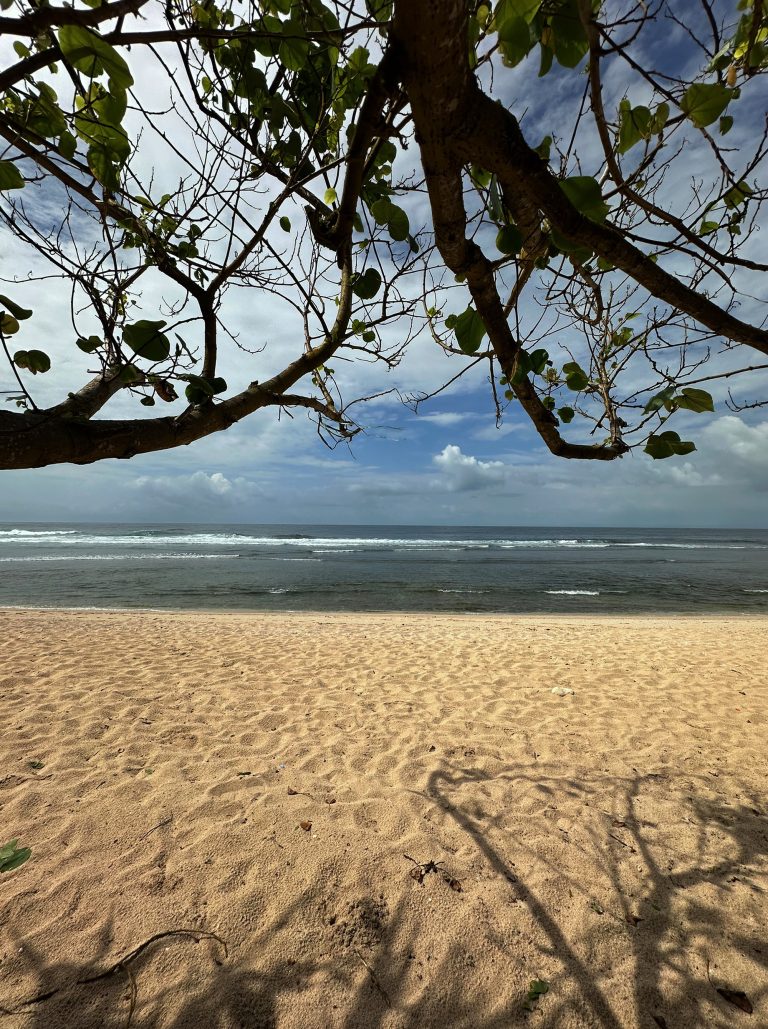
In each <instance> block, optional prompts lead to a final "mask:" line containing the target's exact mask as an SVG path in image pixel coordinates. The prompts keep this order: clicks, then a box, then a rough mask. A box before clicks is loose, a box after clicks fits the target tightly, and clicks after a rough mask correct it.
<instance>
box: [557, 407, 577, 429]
mask: <svg viewBox="0 0 768 1029" xmlns="http://www.w3.org/2000/svg"><path fill="white" fill-rule="evenodd" d="M575 415H576V412H575V411H574V409H573V408H572V407H558V409H557V417H558V418H559V419H560V421H561V422H563V423H564V424H565V425H567V424H568V422H572V421H573V419H574V416H575Z"/></svg>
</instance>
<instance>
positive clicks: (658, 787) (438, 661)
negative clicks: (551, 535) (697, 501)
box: [0, 610, 768, 1029]
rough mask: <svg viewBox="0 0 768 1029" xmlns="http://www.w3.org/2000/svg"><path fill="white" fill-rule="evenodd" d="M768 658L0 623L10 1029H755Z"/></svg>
mask: <svg viewBox="0 0 768 1029" xmlns="http://www.w3.org/2000/svg"><path fill="white" fill-rule="evenodd" d="M766 628H768V622H766V621H765V620H760V619H752V618H732V619H725V618H723V619H719V618H708V619H699V620H696V619H693V618H676V619H674V620H663V619H646V618H637V619H627V618H624V619H619V618H611V619H592V618H583V619H574V618H543V617H530V618H528V617H526V618H522V617H521V618H507V617H474V616H467V617H443V616H429V617H426V616H413V615H403V616H400V615H386V616H384V615H382V616H379V615H371V616H347V615H332V616H329V615H319V614H313V615H298V614H291V615H267V616H263V615H234V614H229V615H211V614H170V613H169V614H161V613H152V612H143V613H138V612H134V613H120V612H104V613H93V612H61V611H59V612H44V611H19V610H17V611H4V612H0V639H2V644H0V717H1V718H2V745H1V748H0V762H1V763H0V787H1V789H0V805H1V806H2V810H1V816H2V817H1V821H0V824H1V825H2V829H1V830H0V832H2V834H3V836H4V837H5V838H4V839H0V844H2V843H4V842H5V840H6V839H8V838H11V837H18V838H19V840H20V843H21V844H28V845H30V846H31V847H32V851H33V852H32V857H31V858H30V860H29V861H28V862H27V863H26V864H24V865H23V866H21V867H20V868H19V869H17V870H15V871H12V872H8V873H6V874H5V875H2V876H0V1016H2V1017H0V1023H1V1024H2V1026H3V1027H5V1026H6V1025H7V1026H8V1027H10V1029H64V1027H67V1029H117V1027H121V1029H123V1027H125V1026H126V1025H128V1024H129V1023H130V1025H131V1026H132V1027H147V1029H171V1027H172V1029H197V1027H201V1029H202V1027H205V1029H208V1027H211V1029H236V1027H238V1029H240V1027H242V1029H268V1027H277V1029H315V1027H318V1029H326V1027H329V1029H356V1027H360V1029H367V1027H381V1029H421V1027H434V1029H438V1027H440V1029H442V1027H453V1026H456V1027H466V1029H507V1027H512V1026H518V1025H520V1026H532V1027H552V1029H577V1027H578V1029H582V1027H617V1029H618V1027H621V1029H634V1027H638V1029H640V1027H642V1029H655V1027H657V1026H658V1027H661V1029H663V1027H664V1026H667V1027H668V1029H701V1027H707V1029H718V1027H723V1029H725V1027H732V1026H740V1025H742V1024H743V1025H744V1026H754V1027H755V1029H761V1027H764V1026H768V932H767V931H766V925H767V924H768V799H767V798H766V786H767V780H766V770H767V766H768V732H767V730H766V723H767V721H768V668H767V666H768V660H767V659H768V642H767V641H766ZM553 687H563V688H565V689H570V690H573V693H572V694H567V695H565V696H558V695H556V694H553V693H552V689H553ZM32 762H35V763H41V764H42V767H33V765H32ZM178 930H186V931H185V932H177V931H178ZM171 933H174V935H159V934H171ZM207 934H215V935H207ZM155 936H158V938H157V939H154V940H153V937H155ZM147 941H150V942H147ZM144 944H146V946H143V945H144ZM536 980H539V981H541V982H542V983H547V984H548V992H546V993H543V994H542V995H540V996H538V998H535V999H533V998H531V999H529V996H528V995H529V990H530V985H531V983H532V982H533V981H536ZM543 988H544V987H540V989H543ZM718 989H720V990H724V991H728V990H731V991H733V994H734V995H736V996H734V995H731V1001H733V1000H734V999H735V1000H736V1002H737V1003H741V1004H742V1005H745V1004H748V1003H751V1005H752V1007H753V1009H754V1010H753V1014H752V1015H751V1017H750V1015H749V1014H747V1013H746V1012H745V1011H742V1010H740V1009H739V1008H738V1007H736V1006H734V1004H733V1003H731V1002H729V1000H728V999H726V997H724V996H723V995H722V994H720V993H718ZM534 992H535V991H534ZM740 993H743V994H745V995H746V999H742V998H741V997H739V996H738V995H739V994H740Z"/></svg>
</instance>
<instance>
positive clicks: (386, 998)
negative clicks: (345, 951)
mask: <svg viewBox="0 0 768 1029" xmlns="http://www.w3.org/2000/svg"><path fill="white" fill-rule="evenodd" d="M354 951H355V954H357V956H358V957H359V958H360V960H361V961H362V963H363V964H364V965H365V967H366V968H367V969H368V974H369V975H370V977H371V982H372V983H373V985H374V986H375V987H376V989H377V990H378V991H379V993H380V994H381V995H382V997H383V998H384V1001H385V1003H386V1005H387V1007H388V1008H391V1007H392V1001H391V1000H390V999H389V994H388V993H387V991H386V990H385V989H384V987H383V986H382V985H381V983H380V982H379V978H378V976H377V975H376V973H375V972H374V970H373V969H372V968H371V966H370V965H369V964H368V962H367V961H366V960H365V958H364V957H363V955H362V954H361V953H360V951H359V950H358V949H357V947H355V948H354Z"/></svg>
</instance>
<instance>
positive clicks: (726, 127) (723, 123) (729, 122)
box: [720, 114, 733, 136]
mask: <svg viewBox="0 0 768 1029" xmlns="http://www.w3.org/2000/svg"><path fill="white" fill-rule="evenodd" d="M732 128H733V118H732V117H731V116H730V114H725V115H723V117H722V118H721V119H720V135H721V136H725V135H726V133H728V132H730V131H731V129H732Z"/></svg>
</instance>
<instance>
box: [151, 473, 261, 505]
mask: <svg viewBox="0 0 768 1029" xmlns="http://www.w3.org/2000/svg"><path fill="white" fill-rule="evenodd" d="M248 485H249V484H248V483H246V480H245V479H237V480H235V481H234V482H231V481H230V480H229V479H228V478H227V477H226V475H223V474H222V473H221V472H213V474H212V475H209V474H208V473H207V472H203V471H197V472H194V473H193V474H192V475H173V476H165V475H141V476H139V478H138V479H136V480H135V481H134V483H133V486H134V489H136V490H138V491H139V492H141V493H143V494H144V495H145V496H149V497H151V498H152V499H153V500H155V501H159V502H160V503H161V504H169V505H171V506H174V507H181V506H185V505H187V504H189V503H193V504H194V505H195V506H196V507H198V506H201V505H202V506H205V505H206V504H207V503H210V502H211V501H217V502H221V501H222V500H223V501H225V502H226V503H227V504H229V502H230V501H232V500H234V499H236V497H237V495H238V493H241V492H243V487H247V486H248Z"/></svg>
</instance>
